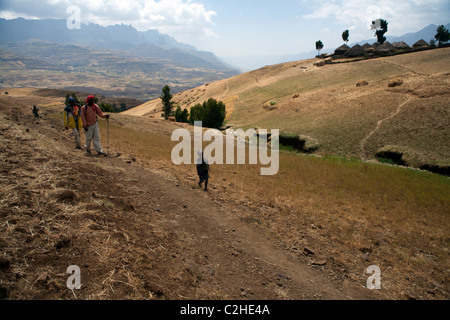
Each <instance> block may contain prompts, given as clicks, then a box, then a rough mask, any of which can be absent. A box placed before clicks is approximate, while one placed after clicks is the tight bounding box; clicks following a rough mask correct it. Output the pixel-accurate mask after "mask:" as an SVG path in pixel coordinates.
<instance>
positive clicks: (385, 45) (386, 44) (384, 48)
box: [376, 41, 396, 52]
mask: <svg viewBox="0 0 450 320" xmlns="http://www.w3.org/2000/svg"><path fill="white" fill-rule="evenodd" d="M395 50H396V49H395V47H394V46H393V45H392V44H391V43H390V42H389V41H386V42H384V43H383V44H382V45H381V46H379V47H378V48H377V49H376V51H377V52H392V51H395Z"/></svg>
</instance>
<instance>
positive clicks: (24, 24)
mask: <svg viewBox="0 0 450 320" xmlns="http://www.w3.org/2000/svg"><path fill="white" fill-rule="evenodd" d="M0 31H1V32H0V42H1V43H2V44H3V48H4V49H6V48H5V45H6V46H7V45H8V44H10V43H17V42H23V41H27V40H32V39H39V40H45V41H49V42H54V43H59V44H72V45H82V46H90V47H93V48H103V49H115V50H121V51H126V52H129V53H131V54H133V55H135V56H141V57H149V58H158V59H165V60H173V61H174V62H175V63H177V64H179V65H182V66H185V67H193V68H199V67H200V68H215V69H218V70H228V71H235V70H232V67H231V66H229V65H226V64H224V63H223V62H222V61H220V60H219V59H218V58H217V57H216V56H215V55H214V54H213V53H211V52H207V51H199V50H196V49H195V47H193V46H190V45H187V44H184V43H180V42H178V41H177V40H175V39H174V38H173V37H171V36H168V35H165V34H161V33H159V32H158V31H157V30H147V31H137V30H136V29H135V28H134V27H132V26H130V25H124V24H121V25H113V26H108V27H102V26H100V25H97V24H94V23H90V24H87V25H83V24H82V25H81V28H80V29H69V28H67V25H66V20H56V19H44V20H26V19H23V18H18V19H12V20H5V19H0ZM230 69H231V70H230Z"/></svg>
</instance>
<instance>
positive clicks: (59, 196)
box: [0, 89, 450, 300]
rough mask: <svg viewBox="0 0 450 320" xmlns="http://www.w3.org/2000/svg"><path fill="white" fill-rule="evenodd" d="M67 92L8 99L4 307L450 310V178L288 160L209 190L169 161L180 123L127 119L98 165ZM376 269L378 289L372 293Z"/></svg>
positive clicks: (245, 168) (338, 161) (4, 121)
mask: <svg viewBox="0 0 450 320" xmlns="http://www.w3.org/2000/svg"><path fill="white" fill-rule="evenodd" d="M51 91H52V90H48V91H47V92H48V93H50V92H51ZM58 93H59V91H57V92H55V93H54V94H47V95H45V96H44V95H42V94H41V90H36V89H12V90H11V91H10V92H9V94H8V95H7V96H5V95H1V96H0V136H1V139H0V160H1V162H2V164H3V165H2V169H1V171H0V190H1V191H2V195H3V197H2V201H1V202H0V221H1V224H0V246H1V248H2V250H3V253H2V259H0V295H1V297H3V298H9V299H23V298H25V299H172V300H173V299H242V300H246V299H255V300H258V299H261V300H265V299H288V300H295V299H380V298H381V299H386V298H387V299H448V297H449V292H450V290H449V282H448V273H447V270H448V246H449V239H448V230H449V226H450V220H449V219H450V216H449V215H448V208H449V206H450V198H449V195H450V192H449V190H450V180H449V179H447V178H445V177H442V176H439V175H434V174H431V173H428V172H422V171H418V170H411V169H405V168H400V167H394V166H385V165H380V164H375V163H367V162H362V161H357V160H354V159H351V160H349V159H343V158H340V157H314V156H303V155H298V154H293V153H281V154H280V171H279V173H278V174H277V175H275V176H261V175H260V171H259V166H258V165H249V164H246V165H214V166H212V167H211V171H210V176H211V178H210V183H209V191H208V192H204V191H203V190H201V189H200V188H199V187H198V184H197V183H198V177H197V173H196V171H195V166H193V165H175V164H173V162H172V161H171V150H172V148H173V146H174V145H175V143H173V142H171V139H170V135H171V133H172V132H173V131H174V130H175V129H176V128H179V126H180V124H177V123H172V122H168V121H163V120H159V119H150V118H148V117H136V116H128V115H123V114H114V115H112V117H111V119H110V124H109V142H110V148H109V149H108V150H109V152H110V157H106V158H105V157H97V156H92V155H91V156H87V155H85V153H84V152H83V151H79V150H76V149H74V142H73V137H72V136H71V134H70V131H65V130H64V127H63V120H62V112H61V110H62V108H63V102H64V97H65V96H64V95H63V94H62V95H61V96H59V97H58ZM33 104H37V105H38V106H39V107H40V110H41V118H40V119H35V118H34V117H33V116H32V114H31V106H32V105H33ZM185 127H187V128H189V126H185ZM100 131H101V138H102V144H103V146H104V147H106V145H107V140H105V139H106V137H107V132H108V131H107V126H106V123H105V121H103V120H100ZM82 139H83V140H84V133H83V132H82ZM73 264H76V265H78V266H79V267H80V269H81V281H82V289H81V290H73V291H72V290H69V289H67V287H66V280H67V278H68V274H67V273H66V269H67V267H68V266H69V265H73ZM370 265H377V266H379V267H380V269H381V272H382V277H381V278H382V283H381V290H368V289H367V288H365V286H366V284H367V279H368V276H369V275H368V274H367V273H366V268H368V267H369V266H370Z"/></svg>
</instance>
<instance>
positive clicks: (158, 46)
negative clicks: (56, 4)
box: [0, 18, 239, 100]
mask: <svg viewBox="0 0 450 320" xmlns="http://www.w3.org/2000/svg"><path fill="white" fill-rule="evenodd" d="M0 49H2V50H4V51H3V52H2V56H1V57H0V70H2V73H1V74H0V85H3V86H5V87H8V86H10V87H12V86H22V87H23V86H33V87H35V86H45V87H48V88H58V89H62V88H64V89H76V90H88V91H92V92H94V93H95V92H98V93H101V94H104V95H112V96H129V97H133V98H136V99H141V100H148V99H152V98H155V97H157V96H158V95H159V94H160V92H161V89H162V87H163V86H164V85H165V84H169V85H170V86H171V88H172V89H173V92H175V93H176V92H179V91H182V90H186V89H188V88H192V87H196V86H199V85H202V84H205V83H208V82H211V81H215V80H220V79H224V78H229V77H232V76H234V75H237V74H238V73H239V71H238V70H237V69H236V68H233V67H231V66H229V65H227V64H226V63H224V62H222V61H220V60H219V59H218V58H217V57H216V56H215V55H214V54H213V53H211V52H206V51H199V50H196V49H195V48H194V47H193V46H190V45H187V44H183V43H180V42H178V41H176V40H175V39H174V38H172V37H170V36H168V35H164V34H160V33H159V32H158V31H157V30H147V31H144V32H142V31H137V30H136V29H135V28H134V27H132V26H128V25H123V24H122V25H114V26H109V27H102V26H99V25H97V24H92V23H91V24H88V25H81V28H80V29H69V28H67V26H66V20H54V19H46V20H25V19H22V18H18V19H13V20H5V19H0ZM30 70H32V71H33V72H28V73H26V72H24V71H30ZM88 74H89V76H87V75H88ZM86 78H87V79H86ZM82 79H84V80H82Z"/></svg>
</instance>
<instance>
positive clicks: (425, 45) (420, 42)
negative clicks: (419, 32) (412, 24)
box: [413, 39, 428, 47]
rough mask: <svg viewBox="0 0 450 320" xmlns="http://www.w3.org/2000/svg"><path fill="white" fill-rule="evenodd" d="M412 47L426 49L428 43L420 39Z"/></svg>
mask: <svg viewBox="0 0 450 320" xmlns="http://www.w3.org/2000/svg"><path fill="white" fill-rule="evenodd" d="M413 47H428V43H427V42H426V41H425V40H423V39H420V40H419V41H417V42H416V43H414V44H413Z"/></svg>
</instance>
